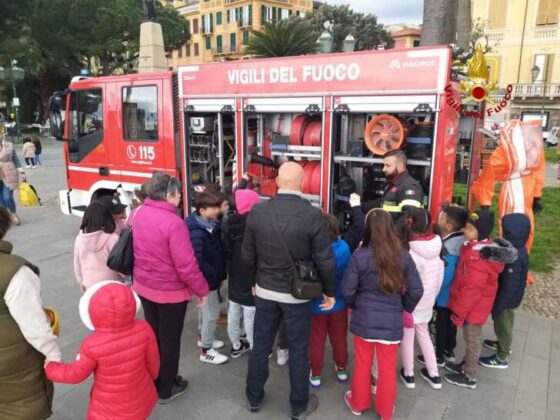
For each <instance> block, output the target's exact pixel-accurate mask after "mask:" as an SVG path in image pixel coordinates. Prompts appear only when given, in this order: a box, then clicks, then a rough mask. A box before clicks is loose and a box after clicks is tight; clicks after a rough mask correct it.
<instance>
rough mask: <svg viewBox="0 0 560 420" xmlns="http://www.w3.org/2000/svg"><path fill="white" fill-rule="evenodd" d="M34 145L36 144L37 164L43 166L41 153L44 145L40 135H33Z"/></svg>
mask: <svg viewBox="0 0 560 420" xmlns="http://www.w3.org/2000/svg"><path fill="white" fill-rule="evenodd" d="M33 145H34V146H35V166H42V164H43V161H42V160H41V154H42V153H43V145H42V143H41V140H39V137H37V136H33Z"/></svg>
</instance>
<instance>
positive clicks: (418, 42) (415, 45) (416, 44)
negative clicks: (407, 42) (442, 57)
mask: <svg viewBox="0 0 560 420" xmlns="http://www.w3.org/2000/svg"><path fill="white" fill-rule="evenodd" d="M412 46H413V47H419V46H420V41H419V40H417V39H415V40H414V41H413V42H412Z"/></svg>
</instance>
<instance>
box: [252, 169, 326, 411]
mask: <svg viewBox="0 0 560 420" xmlns="http://www.w3.org/2000/svg"><path fill="white" fill-rule="evenodd" d="M277 183H278V187H279V190H278V195H277V196H276V197H274V198H272V199H270V200H268V202H265V203H261V204H257V205H256V206H255V207H253V210H252V211H251V213H250V214H249V217H248V219H247V227H246V231H245V238H244V242H243V249H242V257H243V259H244V261H245V263H246V264H247V266H248V267H249V268H250V270H251V271H252V272H253V273H254V274H255V275H254V276H253V275H251V278H254V279H256V286H255V306H256V315H255V328H254V347H253V352H252V353H251V358H250V360H249V369H248V374H247V390H246V393H247V399H248V409H249V411H251V412H257V411H259V410H260V408H261V403H262V400H263V398H264V385H265V383H266V381H267V379H268V355H269V353H270V351H271V349H272V344H273V342H274V337H275V336H276V332H277V330H278V326H279V324H280V321H281V320H282V319H283V320H284V323H285V325H286V330H287V339H288V347H289V352H290V359H289V363H290V386H291V393H290V404H291V407H292V419H296V420H298V419H304V418H306V416H307V415H308V414H310V413H312V412H313V411H315V410H316V409H317V406H318V401H317V397H316V396H314V395H311V396H310V395H309V384H308V380H309V337H310V329H311V308H312V303H311V301H305V300H299V299H296V298H294V297H293V296H292V295H291V294H290V290H291V288H290V286H291V283H292V262H291V260H290V257H289V256H288V253H287V250H286V249H285V247H284V246H283V242H285V243H286V244H287V246H288V248H289V251H290V253H291V255H292V258H293V260H294V261H311V260H313V261H314V262H315V264H316V265H317V268H318V271H319V275H320V278H321V280H322V283H323V292H324V294H325V300H324V303H323V305H322V308H323V309H325V310H329V309H331V308H332V307H333V306H334V304H335V299H334V295H335V288H336V264H335V259H334V255H333V252H332V249H331V240H330V237H329V232H328V228H327V225H326V222H325V219H324V217H322V213H321V211H320V210H319V209H316V208H314V207H313V206H312V205H311V204H310V203H309V202H307V201H306V200H305V199H303V197H302V196H301V189H302V183H303V169H302V168H301V166H300V165H298V164H297V163H294V162H288V163H285V164H283V165H282V166H281V168H280V171H279V174H278V179H277ZM271 212H274V213H275V215H276V218H277V219H278V223H279V226H278V227H279V229H280V231H281V233H282V236H283V239H284V241H282V240H281V239H280V238H279V237H278V234H277V233H276V230H275V229H274V227H273V225H272V218H271Z"/></svg>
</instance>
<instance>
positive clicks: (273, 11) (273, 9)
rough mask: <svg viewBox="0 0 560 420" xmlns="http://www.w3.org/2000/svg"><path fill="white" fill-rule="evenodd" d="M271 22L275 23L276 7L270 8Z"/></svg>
mask: <svg viewBox="0 0 560 420" xmlns="http://www.w3.org/2000/svg"><path fill="white" fill-rule="evenodd" d="M272 21H273V22H275V21H276V7H273V8H272Z"/></svg>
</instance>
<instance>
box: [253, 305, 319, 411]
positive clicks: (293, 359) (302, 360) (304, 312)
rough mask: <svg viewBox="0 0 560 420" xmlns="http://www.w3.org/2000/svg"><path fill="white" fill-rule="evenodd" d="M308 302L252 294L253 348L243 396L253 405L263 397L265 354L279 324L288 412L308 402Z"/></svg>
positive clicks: (304, 408) (257, 403) (266, 364)
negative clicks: (286, 354) (287, 355)
mask: <svg viewBox="0 0 560 420" xmlns="http://www.w3.org/2000/svg"><path fill="white" fill-rule="evenodd" d="M311 307H312V303H311V302H306V303H298V304H289V303H278V302H274V301H271V300H266V299H261V298H259V297H255V308H256V313H255V326H254V333H253V334H254V337H253V341H254V343H253V351H252V352H251V357H250V358H249V369H248V373H247V389H246V394H247V399H248V400H249V403H250V404H251V406H257V405H259V404H260V403H261V401H262V400H263V398H264V385H265V384H266V381H267V380H268V375H269V371H268V355H269V353H270V351H271V350H272V345H273V343H274V339H275V337H276V333H277V331H278V327H279V326H280V321H282V320H283V321H284V323H285V325H286V336H287V339H288V350H289V351H290V359H289V367H290V405H291V407H292V414H293V415H299V414H301V413H303V412H304V411H305V410H306V409H307V404H308V402H309V383H308V381H309V338H310V334H311Z"/></svg>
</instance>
